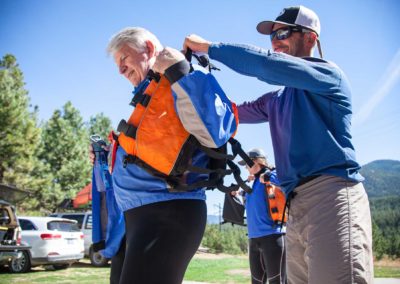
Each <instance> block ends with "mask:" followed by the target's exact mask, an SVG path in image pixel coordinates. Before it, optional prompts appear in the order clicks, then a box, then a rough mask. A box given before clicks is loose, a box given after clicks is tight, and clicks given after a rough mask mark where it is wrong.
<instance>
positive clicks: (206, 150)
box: [199, 145, 235, 160]
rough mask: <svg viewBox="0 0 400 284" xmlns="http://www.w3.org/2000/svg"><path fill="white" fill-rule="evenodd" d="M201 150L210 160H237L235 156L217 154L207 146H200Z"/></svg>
mask: <svg viewBox="0 0 400 284" xmlns="http://www.w3.org/2000/svg"><path fill="white" fill-rule="evenodd" d="M199 147H200V149H201V150H202V151H203V152H204V153H206V154H207V156H209V157H210V158H213V159H218V160H223V159H228V160H233V159H235V156H233V155H230V154H226V153H223V152H217V151H215V150H213V149H211V148H207V147H206V146H203V145H199Z"/></svg>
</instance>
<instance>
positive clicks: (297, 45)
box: [271, 24, 307, 57]
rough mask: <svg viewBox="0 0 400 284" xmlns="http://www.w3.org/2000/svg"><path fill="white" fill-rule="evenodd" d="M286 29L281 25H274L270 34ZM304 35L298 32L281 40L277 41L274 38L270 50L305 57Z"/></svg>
mask: <svg viewBox="0 0 400 284" xmlns="http://www.w3.org/2000/svg"><path fill="white" fill-rule="evenodd" d="M285 27H288V26H286V25H283V24H274V26H273V28H272V32H274V31H276V30H279V29H282V28H285ZM304 40H305V38H304V34H303V33H300V32H292V33H291V35H290V36H289V37H288V38H286V39H282V40H278V39H277V38H276V37H274V38H273V39H272V41H271V44H272V49H273V51H275V52H283V53H286V54H289V55H293V56H297V57H302V56H307V54H306V52H305V48H304Z"/></svg>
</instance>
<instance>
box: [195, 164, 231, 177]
mask: <svg viewBox="0 0 400 284" xmlns="http://www.w3.org/2000/svg"><path fill="white" fill-rule="evenodd" d="M187 169H188V171H189V172H191V173H197V174H212V173H216V174H220V175H224V176H225V175H230V174H231V173H233V171H232V170H226V169H208V168H201V167H196V166H193V165H189V166H188V167H187Z"/></svg>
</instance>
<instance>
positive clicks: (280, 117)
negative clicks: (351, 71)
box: [209, 44, 363, 193]
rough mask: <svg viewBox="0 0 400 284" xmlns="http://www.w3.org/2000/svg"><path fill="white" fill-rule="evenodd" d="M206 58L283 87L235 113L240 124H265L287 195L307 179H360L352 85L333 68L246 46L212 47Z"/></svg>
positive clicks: (248, 103) (279, 176)
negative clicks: (353, 134)
mask: <svg viewBox="0 0 400 284" xmlns="http://www.w3.org/2000/svg"><path fill="white" fill-rule="evenodd" d="M209 55H210V57H211V58H212V59H215V60H218V61H220V62H222V63H224V64H225V65H227V66H228V67H230V68H231V69H233V70H234V71H236V72H238V73H240V74H243V75H246V76H252V77H257V78H258V79H259V80H261V81H264V82H266V83H268V84H271V85H279V86H285V87H284V88H282V89H280V90H278V91H274V92H269V93H266V94H265V95H263V96H261V97H260V98H258V99H257V100H255V101H253V102H245V103H243V104H241V105H239V106H238V110H239V120H240V123H261V122H269V124H270V131H271V138H272V143H273V148H274V155H275V162H276V168H277V173H278V178H279V180H280V181H281V186H282V187H283V188H284V189H285V191H286V193H289V192H290V191H292V190H293V189H294V188H295V187H296V185H297V184H298V182H299V181H300V180H301V179H302V178H304V177H308V176H311V175H319V174H327V175H334V176H339V177H343V178H345V179H347V180H350V181H355V182H357V181H362V180H363V177H362V176H361V175H360V174H359V172H358V171H359V169H360V165H359V164H358V163H357V161H356V158H355V151H354V147H353V145H352V142H351V134H350V127H351V115H352V110H351V91H350V86H349V83H348V81H347V79H346V77H345V75H344V73H343V72H342V71H341V70H340V69H339V68H338V67H337V66H336V65H334V64H332V63H330V62H327V61H324V60H321V59H317V58H312V57H309V58H299V57H294V56H290V55H287V54H284V53H275V52H271V51H268V50H264V49H261V48H257V47H253V46H248V45H234V44H212V45H211V46H210V48H209Z"/></svg>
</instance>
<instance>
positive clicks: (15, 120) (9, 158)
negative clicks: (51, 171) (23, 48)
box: [0, 54, 46, 191]
mask: <svg viewBox="0 0 400 284" xmlns="http://www.w3.org/2000/svg"><path fill="white" fill-rule="evenodd" d="M23 80H24V78H23V73H22V71H21V70H20V69H19V67H18V64H17V61H16V58H15V57H14V56H13V55H11V54H7V55H5V56H4V57H3V59H1V60H0V121H1V123H0V137H1V139H0V182H1V183H5V184H12V185H15V186H16V187H17V188H22V189H31V190H33V191H35V189H36V190H38V189H39V187H40V186H42V185H43V184H45V183H46V180H43V179H41V178H38V176H37V175H36V171H37V170H38V168H40V166H41V165H40V162H39V161H38V160H37V156H36V152H37V149H38V145H39V142H40V128H39V127H38V126H37V108H35V109H34V110H33V111H32V112H31V111H29V97H28V92H27V90H25V88H24V85H25V83H24V81H23Z"/></svg>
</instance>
